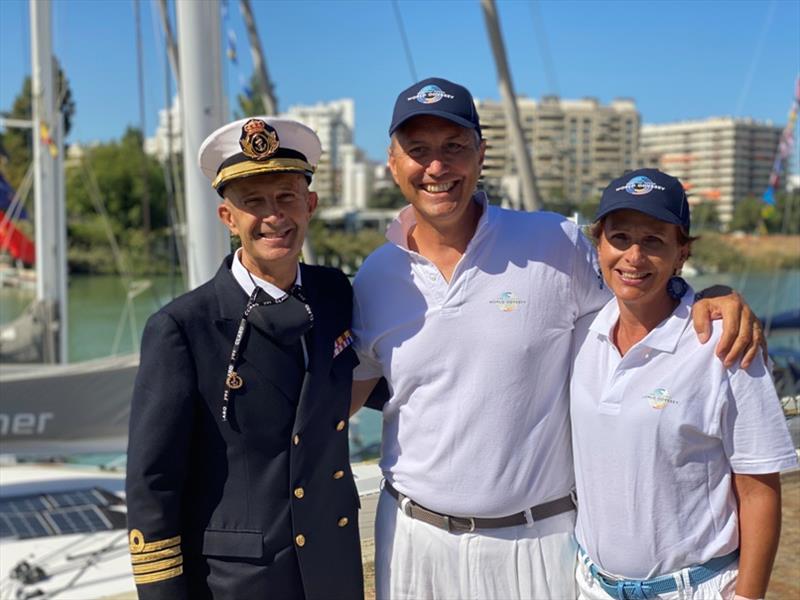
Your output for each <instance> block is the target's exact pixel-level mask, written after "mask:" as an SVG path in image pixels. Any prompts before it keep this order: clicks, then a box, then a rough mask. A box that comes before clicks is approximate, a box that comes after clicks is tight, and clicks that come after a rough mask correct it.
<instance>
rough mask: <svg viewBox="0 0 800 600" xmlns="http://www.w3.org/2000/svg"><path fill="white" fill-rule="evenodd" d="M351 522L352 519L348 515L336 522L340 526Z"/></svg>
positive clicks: (345, 525)
mask: <svg viewBox="0 0 800 600" xmlns="http://www.w3.org/2000/svg"><path fill="white" fill-rule="evenodd" d="M349 522H350V519H348V518H347V517H342V518H341V519H339V520H338V521H337V522H336V524H337V525H338V526H339V527H347V524H348V523H349Z"/></svg>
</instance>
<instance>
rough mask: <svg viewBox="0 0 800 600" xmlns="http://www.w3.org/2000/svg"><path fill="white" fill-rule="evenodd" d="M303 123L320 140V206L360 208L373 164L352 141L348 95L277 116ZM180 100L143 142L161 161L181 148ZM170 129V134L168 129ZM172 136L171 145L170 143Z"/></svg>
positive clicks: (352, 116)
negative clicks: (151, 134) (150, 136)
mask: <svg viewBox="0 0 800 600" xmlns="http://www.w3.org/2000/svg"><path fill="white" fill-rule="evenodd" d="M280 116H281V117H285V118H288V119H295V120H297V121H300V122H302V123H305V124H306V125H308V126H309V127H311V129H313V130H314V131H315V132H316V133H317V135H318V136H319V138H320V141H321V142H322V156H321V158H320V162H319V165H318V166H317V171H316V173H315V174H314V179H313V182H312V184H311V189H312V190H314V191H316V192H317V194H318V195H319V199H320V204H321V205H323V206H338V207H346V208H349V209H351V210H352V209H363V208H366V206H367V200H368V198H369V195H370V193H371V192H372V172H373V169H372V165H371V163H370V162H369V161H368V160H366V158H365V157H364V154H363V153H362V152H361V150H359V149H358V148H357V147H356V146H355V145H354V144H353V137H354V130H355V105H354V103H353V100H352V99H351V98H344V99H342V100H335V101H333V102H326V103H322V102H320V103H318V104H314V105H311V106H290V107H289V109H288V110H287V111H286V112H285V113H283V114H281V115H280ZM180 117H181V114H180V103H179V102H178V98H177V96H176V97H175V99H174V100H173V103H172V107H171V108H170V109H169V110H160V111H159V125H158V127H157V129H156V132H155V135H154V136H153V137H152V138H148V139H147V140H146V141H145V151H146V152H147V153H148V154H151V155H154V156H156V157H157V158H158V159H159V160H163V159H164V158H165V157H166V156H167V155H168V154H169V150H170V149H171V151H172V152H173V153H179V152H181V151H182V148H183V138H182V122H181V118H180ZM169 131H171V132H172V136H171V138H170V136H169V135H168V132H169ZM170 139H171V144H170Z"/></svg>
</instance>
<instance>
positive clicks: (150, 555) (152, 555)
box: [131, 546, 181, 565]
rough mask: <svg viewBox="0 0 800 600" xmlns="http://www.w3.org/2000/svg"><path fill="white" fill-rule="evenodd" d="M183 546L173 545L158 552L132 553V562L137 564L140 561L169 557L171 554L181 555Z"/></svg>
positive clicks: (145, 561)
mask: <svg viewBox="0 0 800 600" xmlns="http://www.w3.org/2000/svg"><path fill="white" fill-rule="evenodd" d="M180 555H181V547H180V546H173V547H172V548H167V549H166V550H159V551H158V552H144V553H142V554H131V563H132V564H134V565H136V564H139V563H147V562H152V561H154V560H159V559H161V558H169V557H170V556H180Z"/></svg>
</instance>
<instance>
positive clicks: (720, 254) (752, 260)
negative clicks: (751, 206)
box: [691, 232, 800, 273]
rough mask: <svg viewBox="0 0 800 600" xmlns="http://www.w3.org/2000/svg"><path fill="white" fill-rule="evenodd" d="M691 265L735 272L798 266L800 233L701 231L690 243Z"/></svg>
mask: <svg viewBox="0 0 800 600" xmlns="http://www.w3.org/2000/svg"><path fill="white" fill-rule="evenodd" d="M691 262H692V264H693V265H694V266H695V267H697V268H699V269H700V270H703V271H719V272H732V273H738V272H741V271H745V270H753V271H774V270H779V269H797V268H800V235H763V236H759V235H749V234H737V233H730V234H720V233H711V232H704V233H702V234H701V237H700V239H699V240H697V241H696V242H695V243H694V245H693V246H692V258H691Z"/></svg>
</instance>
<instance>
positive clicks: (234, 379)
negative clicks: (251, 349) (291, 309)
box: [222, 286, 289, 421]
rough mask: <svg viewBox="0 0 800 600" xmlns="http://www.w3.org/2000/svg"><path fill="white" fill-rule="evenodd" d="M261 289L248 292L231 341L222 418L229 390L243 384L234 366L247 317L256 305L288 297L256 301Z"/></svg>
mask: <svg viewBox="0 0 800 600" xmlns="http://www.w3.org/2000/svg"><path fill="white" fill-rule="evenodd" d="M260 290H261V288H259V287H258V286H256V287H255V289H254V290H253V293H252V294H250V298H249V299H248V300H247V306H246V307H245V309H244V313H242V319H241V321H239V329H238V330H237V331H236V339H235V340H234V341H233V349H232V350H231V358H230V360H229V361H228V370H227V371H226V373H225V391H224V393H223V395H222V420H223V421H227V420H228V404H229V402H230V394H231V390H238V389H239V388H240V387H242V386H243V385H244V380H243V379H242V378H241V376H240V375H239V374H238V373H237V372H236V371H235V368H236V360H237V359H238V358H239V348H240V346H241V344H242V339H243V338H244V332H245V329H247V317H248V315H249V314H250V311H252V310H253V309H254V308H255V307H256V306H269V305H271V304H280V303H281V302H284V301H285V300H288V299H289V294H286V295H284V296H282V297H280V298H278V299H277V300H276V299H274V298H270V299H269V300H266V301H263V302H256V297H258V293H259V291H260Z"/></svg>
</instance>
